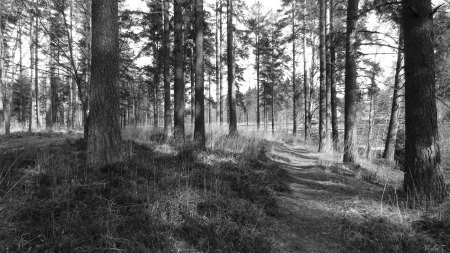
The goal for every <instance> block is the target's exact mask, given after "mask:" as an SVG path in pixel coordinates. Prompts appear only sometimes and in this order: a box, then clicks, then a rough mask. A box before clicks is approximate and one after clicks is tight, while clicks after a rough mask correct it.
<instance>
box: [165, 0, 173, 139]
mask: <svg viewBox="0 0 450 253" xmlns="http://www.w3.org/2000/svg"><path fill="white" fill-rule="evenodd" d="M169 22H170V19H169V0H164V42H163V51H164V136H166V138H167V137H170V136H171V135H172V113H171V108H170V59H169V57H170V56H169V49H170V47H169V43H170V38H169V35H170V31H169Z"/></svg>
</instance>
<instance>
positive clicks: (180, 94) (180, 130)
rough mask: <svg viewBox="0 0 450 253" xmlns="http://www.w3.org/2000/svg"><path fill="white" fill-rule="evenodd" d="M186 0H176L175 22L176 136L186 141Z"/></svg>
mask: <svg viewBox="0 0 450 253" xmlns="http://www.w3.org/2000/svg"><path fill="white" fill-rule="evenodd" d="M183 4H184V0H175V1H174V22H175V31H174V32H175V34H174V36H175V46H174V50H175V52H174V54H175V88H174V96H175V98H174V99H175V100H174V107H175V111H174V128H175V138H177V139H181V140H183V141H184V88H185V84H184V50H183V46H184V45H183V16H182V5H183Z"/></svg>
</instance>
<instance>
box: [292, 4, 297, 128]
mask: <svg viewBox="0 0 450 253" xmlns="http://www.w3.org/2000/svg"><path fill="white" fill-rule="evenodd" d="M295 39H296V36H295V1H292V135H293V136H295V135H296V134H297V87H296V83H295Z"/></svg>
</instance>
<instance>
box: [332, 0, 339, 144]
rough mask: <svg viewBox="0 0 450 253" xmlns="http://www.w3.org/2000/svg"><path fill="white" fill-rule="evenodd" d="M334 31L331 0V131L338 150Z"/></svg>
mask: <svg viewBox="0 0 450 253" xmlns="http://www.w3.org/2000/svg"><path fill="white" fill-rule="evenodd" d="M334 33H335V31H334V0H330V88H331V98H330V104H331V130H332V136H333V146H334V149H335V150H337V149H338V146H339V130H338V119H337V90H336V81H335V78H334V73H335V71H336V47H335V41H334V38H335V34H334Z"/></svg>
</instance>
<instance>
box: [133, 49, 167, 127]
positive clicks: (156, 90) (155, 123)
mask: <svg viewBox="0 0 450 253" xmlns="http://www.w3.org/2000/svg"><path fill="white" fill-rule="evenodd" d="M153 51H154V52H155V54H154V57H155V68H154V73H153V84H154V93H153V96H154V99H153V108H154V110H153V119H154V120H153V127H154V128H158V127H159V107H158V104H159V80H160V73H161V72H160V71H161V60H160V57H159V55H160V54H159V52H160V49H159V45H158V41H155V43H154V48H153ZM135 118H136V117H135Z"/></svg>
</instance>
